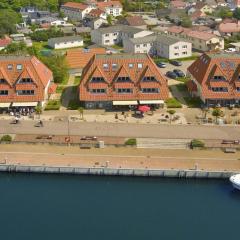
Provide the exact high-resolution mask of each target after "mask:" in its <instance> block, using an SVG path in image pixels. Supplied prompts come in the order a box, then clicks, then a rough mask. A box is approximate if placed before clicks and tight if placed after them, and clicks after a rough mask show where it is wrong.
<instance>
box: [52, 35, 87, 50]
mask: <svg viewBox="0 0 240 240" xmlns="http://www.w3.org/2000/svg"><path fill="white" fill-rule="evenodd" d="M48 46H49V47H51V48H53V49H64V48H74V47H82V46H83V39H82V38H81V37H79V36H70V37H58V38H50V39H49V40H48Z"/></svg>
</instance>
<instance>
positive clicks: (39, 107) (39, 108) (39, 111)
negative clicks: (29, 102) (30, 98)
mask: <svg viewBox="0 0 240 240" xmlns="http://www.w3.org/2000/svg"><path fill="white" fill-rule="evenodd" d="M42 111H43V109H42V107H41V106H39V105H38V106H36V107H35V112H36V113H37V114H38V117H39V118H40V115H41V114H42Z"/></svg>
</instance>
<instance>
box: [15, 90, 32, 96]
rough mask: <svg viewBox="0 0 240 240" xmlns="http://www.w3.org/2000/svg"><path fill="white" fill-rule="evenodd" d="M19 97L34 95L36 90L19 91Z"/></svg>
mask: <svg viewBox="0 0 240 240" xmlns="http://www.w3.org/2000/svg"><path fill="white" fill-rule="evenodd" d="M17 95H34V90H19V91H17Z"/></svg>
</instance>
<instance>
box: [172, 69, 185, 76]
mask: <svg viewBox="0 0 240 240" xmlns="http://www.w3.org/2000/svg"><path fill="white" fill-rule="evenodd" d="M173 72H174V73H176V75H177V76H178V77H185V74H184V72H183V71H182V70H180V69H174V70H173Z"/></svg>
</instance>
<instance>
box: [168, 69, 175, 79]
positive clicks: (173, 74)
mask: <svg viewBox="0 0 240 240" xmlns="http://www.w3.org/2000/svg"><path fill="white" fill-rule="evenodd" d="M166 76H167V77H169V78H172V79H176V78H177V74H176V73H175V72H172V71H168V72H167V73H166Z"/></svg>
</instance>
